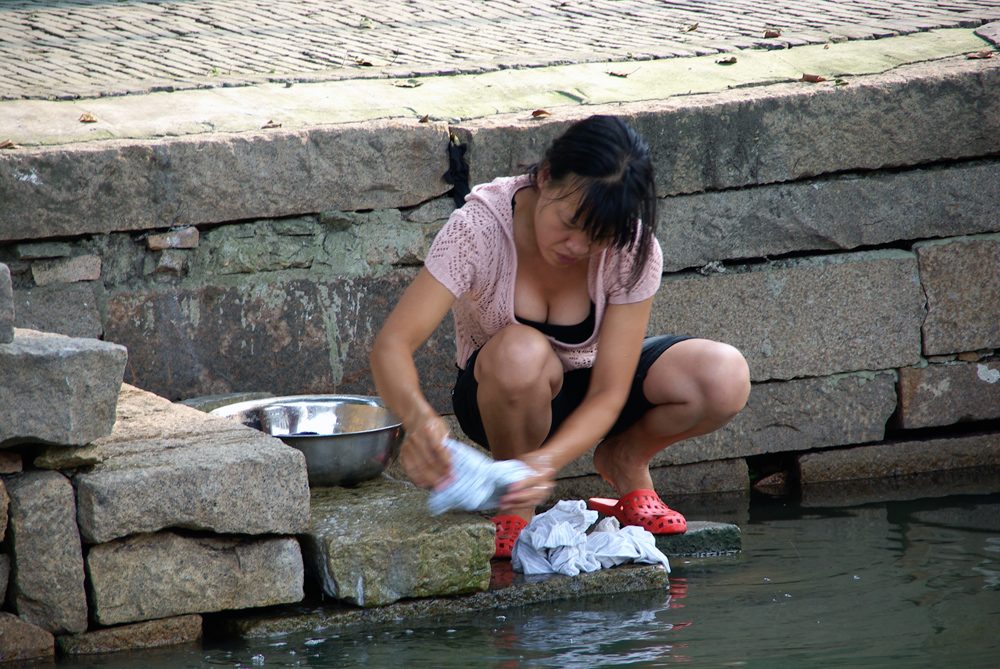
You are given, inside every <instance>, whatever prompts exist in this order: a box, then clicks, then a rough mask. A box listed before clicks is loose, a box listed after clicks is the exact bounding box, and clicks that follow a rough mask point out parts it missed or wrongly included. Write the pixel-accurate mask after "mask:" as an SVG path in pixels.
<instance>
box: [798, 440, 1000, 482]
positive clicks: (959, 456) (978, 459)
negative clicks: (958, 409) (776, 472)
mask: <svg viewBox="0 0 1000 669" xmlns="http://www.w3.org/2000/svg"><path fill="white" fill-rule="evenodd" d="M997 465H1000V433H993V434H980V435H974V436H968V437H956V438H952V439H929V440H927V441H907V442H900V443H884V444H878V445H876V446H859V447H857V448H850V449H845V450H837V451H824V452H821V453H807V454H805V455H803V456H801V457H799V471H800V480H801V483H802V485H803V486H807V485H811V484H813V483H823V482H826V481H846V480H851V479H866V478H881V477H889V476H907V475H910V474H921V473H924V472H934V471H944V470H949V469H962V468H966V467H995V466H997Z"/></svg>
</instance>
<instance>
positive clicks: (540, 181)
mask: <svg viewBox="0 0 1000 669" xmlns="http://www.w3.org/2000/svg"><path fill="white" fill-rule="evenodd" d="M551 178H552V176H551V174H549V166H548V164H547V163H543V164H542V165H541V166H540V167H539V168H538V172H537V173H536V174H535V185H536V186H538V188H539V189H542V188H545V186H546V185H547V184H548V183H549V181H550V180H551Z"/></svg>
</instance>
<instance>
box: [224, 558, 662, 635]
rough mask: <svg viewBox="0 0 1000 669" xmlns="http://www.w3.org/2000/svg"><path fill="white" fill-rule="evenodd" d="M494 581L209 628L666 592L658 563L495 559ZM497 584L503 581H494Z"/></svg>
mask: <svg viewBox="0 0 1000 669" xmlns="http://www.w3.org/2000/svg"><path fill="white" fill-rule="evenodd" d="M494 583H495V584H497V587H494V588H493V589H491V590H489V591H487V592H479V593H475V594H471V595H465V596H459V597H442V598H437V599H410V600H403V601H399V602H396V603H394V604H390V605H388V606H380V607H376V608H356V607H348V606H343V605H341V606H337V605H327V606H312V607H305V606H300V607H293V608H283V609H280V610H275V611H263V612H256V613H252V614H249V615H247V616H232V615H227V616H226V617H225V618H222V617H219V618H216V619H215V620H213V621H212V627H213V629H215V630H217V631H218V632H220V633H224V634H229V635H232V636H238V637H241V638H258V637H266V636H272V635H275V634H284V633H291V632H314V631H322V630H335V629H341V628H351V627H361V628H365V627H369V628H371V627H379V626H387V625H399V624H408V623H415V622H425V621H428V620H432V619H435V618H441V617H445V616H454V615H464V614H469V613H474V612H480V611H491V610H503V609H509V608H514V607H520V606H527V605H530V604H539V603H542V602H552V601H558V600H562V599H569V598H576V597H590V596H595V595H608V594H613V593H621V592H643V591H647V590H661V591H663V595H664V597H666V596H667V586H668V584H669V580H668V576H667V572H666V570H665V569H663V567H661V566H660V565H622V566H620V567H616V568H614V569H602V570H600V571H596V572H593V573H590V574H580V575H579V576H575V577H572V578H571V577H569V576H562V575H558V574H556V575H552V576H535V577H525V576H523V575H520V574H514V573H513V572H512V571H511V570H510V563H509V562H506V563H499V562H498V563H494ZM500 583H502V584H504V585H503V586H499V585H498V584H500ZM206 624H208V621H206Z"/></svg>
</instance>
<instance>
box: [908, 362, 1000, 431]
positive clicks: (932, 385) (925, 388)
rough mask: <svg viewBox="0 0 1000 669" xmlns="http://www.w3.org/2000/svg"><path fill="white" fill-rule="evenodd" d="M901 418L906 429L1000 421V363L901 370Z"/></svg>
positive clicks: (942, 365) (957, 363) (968, 363)
mask: <svg viewBox="0 0 1000 669" xmlns="http://www.w3.org/2000/svg"><path fill="white" fill-rule="evenodd" d="M898 418H899V425H900V427H902V428H905V429H915V428H921V427H933V426H937V425H952V424H954V423H960V422H965V421H975V420H991V419H994V418H1000V360H997V359H996V358H990V359H985V360H982V361H980V362H952V363H946V364H932V365H927V366H926V367H907V368H905V369H901V370H899V416H898Z"/></svg>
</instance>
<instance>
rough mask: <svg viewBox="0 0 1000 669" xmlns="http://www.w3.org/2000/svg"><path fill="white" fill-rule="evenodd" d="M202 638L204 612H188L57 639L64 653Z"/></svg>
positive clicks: (92, 652)
mask: <svg viewBox="0 0 1000 669" xmlns="http://www.w3.org/2000/svg"><path fill="white" fill-rule="evenodd" d="M200 638H201V616H199V615H188V616H178V617H176V618H163V619H161V620H150V621H148V622H142V623H132V624H129V625H121V626H118V627H107V628H104V629H97V630H93V631H92V632H85V633H83V634H68V635H65V636H61V637H59V638H58V639H57V640H56V643H57V644H58V645H59V652H60V654H62V655H95V654H98V653H116V652H119V651H123V650H140V649H143V648H161V647H163V646H175V645H177V644H181V643H190V642H192V641H197V640H198V639H200Z"/></svg>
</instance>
